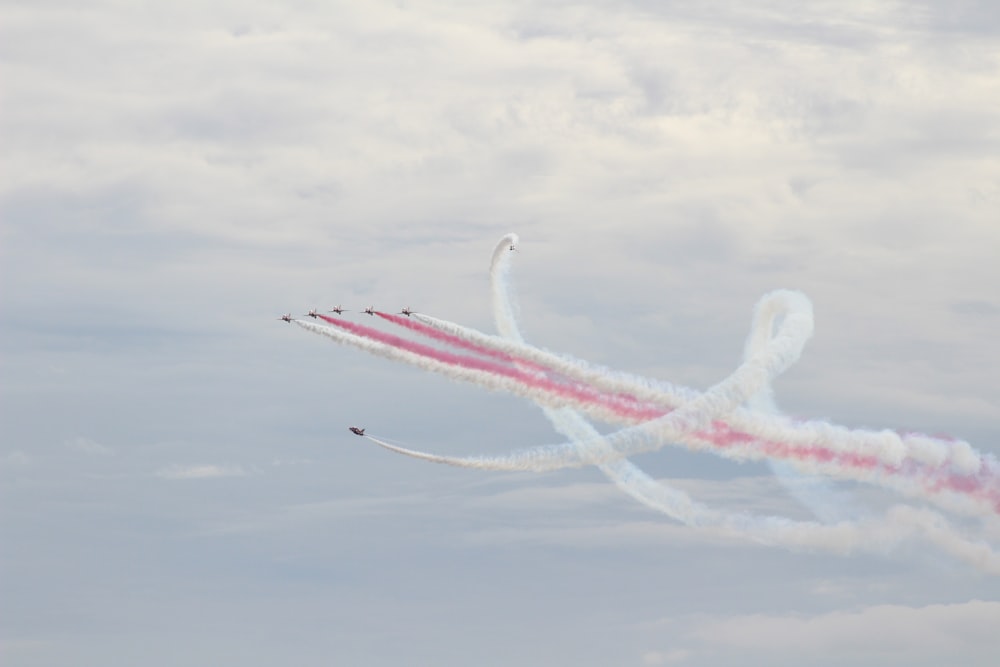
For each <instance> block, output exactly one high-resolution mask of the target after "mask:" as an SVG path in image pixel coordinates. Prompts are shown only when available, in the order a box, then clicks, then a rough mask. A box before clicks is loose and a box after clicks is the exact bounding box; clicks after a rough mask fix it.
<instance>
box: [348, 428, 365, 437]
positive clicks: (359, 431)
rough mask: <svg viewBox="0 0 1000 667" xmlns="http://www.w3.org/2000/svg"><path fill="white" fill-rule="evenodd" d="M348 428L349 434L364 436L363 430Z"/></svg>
mask: <svg viewBox="0 0 1000 667" xmlns="http://www.w3.org/2000/svg"><path fill="white" fill-rule="evenodd" d="M349 428H350V429H351V433H353V434H354V435H364V434H365V430H364V429H363V428H358V427H357V426H350V427H349Z"/></svg>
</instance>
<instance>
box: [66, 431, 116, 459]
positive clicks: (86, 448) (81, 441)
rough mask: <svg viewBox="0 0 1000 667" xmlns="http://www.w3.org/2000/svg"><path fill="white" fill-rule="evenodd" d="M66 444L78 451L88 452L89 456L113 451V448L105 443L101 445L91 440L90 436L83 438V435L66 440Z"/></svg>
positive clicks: (105, 454)
mask: <svg viewBox="0 0 1000 667" xmlns="http://www.w3.org/2000/svg"><path fill="white" fill-rule="evenodd" d="M66 446H67V447H69V448H70V449H74V450H76V451H78V452H83V453H84V454H90V455H91V456H108V455H110V454H113V453H114V450H112V449H111V448H110V447H108V446H107V445H102V444H101V443H99V442H97V441H96V440H91V439H90V438H85V437H83V436H79V437H76V438H72V439H71V440H67V441H66Z"/></svg>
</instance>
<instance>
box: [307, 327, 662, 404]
mask: <svg viewBox="0 0 1000 667" xmlns="http://www.w3.org/2000/svg"><path fill="white" fill-rule="evenodd" d="M319 317H320V319H322V320H323V321H324V322H327V323H328V324H332V325H333V326H335V327H339V328H341V329H344V330H345V331H348V332H350V333H353V334H355V335H357V336H361V337H363V338H367V339H369V340H374V341H378V342H380V343H383V344H385V345H390V346H392V347H395V348H398V349H401V350H405V351H407V352H411V353H413V354H417V355H420V356H422V357H424V358H427V359H432V360H434V361H439V362H441V363H445V364H450V365H452V366H457V367H460V368H467V369H471V370H477V371H484V372H487V373H492V374H494V375H500V376H502V377H506V378H508V379H511V380H514V381H516V382H520V383H521V384H523V385H524V386H526V387H529V388H531V389H537V390H540V391H544V392H548V393H550V394H554V395H556V396H561V397H563V398H569V399H573V400H577V401H581V402H583V403H589V404H594V405H600V406H602V407H605V408H607V409H609V410H611V411H612V412H613V413H614V414H616V415H618V416H619V417H620V418H621V419H623V420H625V421H626V422H633V423H634V421H635V420H638V421H646V420H648V419H653V418H656V417H660V416H662V415H663V414H664V413H663V411H662V410H656V409H654V408H647V407H642V406H637V405H636V404H634V403H631V404H627V403H626V402H625V401H622V400H618V399H616V398H615V397H609V396H607V395H605V394H602V393H601V392H599V391H596V390H594V389H592V388H590V387H584V386H580V385H566V384H561V383H559V382H555V381H553V380H550V379H548V378H544V377H537V376H535V375H532V374H530V373H526V372H524V371H521V370H517V369H511V368H506V367H504V366H501V365H499V364H497V363H494V362H491V361H486V360H483V359H477V358H475V357H469V356H463V355H459V354H454V353H452V352H445V351H441V350H438V349H436V348H433V347H430V346H429V345H423V344H422V343H416V342H414V341H411V340H407V339H405V338H402V337H400V336H396V335H393V334H388V333H385V332H382V331H379V330H378V329H373V328H371V327H367V326H364V325H363V324H355V323H354V322H348V321H347V320H341V319H338V318H335V317H329V316H327V315H320V316H319Z"/></svg>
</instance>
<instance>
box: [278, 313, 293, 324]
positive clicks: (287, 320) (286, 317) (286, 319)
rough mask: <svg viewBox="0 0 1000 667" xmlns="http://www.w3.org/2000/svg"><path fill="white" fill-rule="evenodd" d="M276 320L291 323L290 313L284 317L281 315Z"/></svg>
mask: <svg viewBox="0 0 1000 667" xmlns="http://www.w3.org/2000/svg"><path fill="white" fill-rule="evenodd" d="M278 319H279V320H284V321H286V322H291V321H292V314H291V313H285V314H284V315H282V316H281V317H279V318H278Z"/></svg>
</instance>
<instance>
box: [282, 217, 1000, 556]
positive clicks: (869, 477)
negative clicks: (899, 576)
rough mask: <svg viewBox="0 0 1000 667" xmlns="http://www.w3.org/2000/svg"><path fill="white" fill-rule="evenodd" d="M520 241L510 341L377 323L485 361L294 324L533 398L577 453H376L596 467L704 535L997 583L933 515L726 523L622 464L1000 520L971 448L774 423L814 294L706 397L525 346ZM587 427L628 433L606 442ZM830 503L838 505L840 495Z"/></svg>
mask: <svg viewBox="0 0 1000 667" xmlns="http://www.w3.org/2000/svg"><path fill="white" fill-rule="evenodd" d="M516 243H517V237H516V236H514V235H508V236H507V237H504V238H503V239H501V241H500V243H499V244H498V245H497V248H496V250H495V251H494V254H493V261H492V263H491V270H490V275H491V285H492V292H493V303H494V315H495V319H496V321H497V327H498V329H499V330H500V332H501V334H502V335H503V336H504V338H497V337H495V336H488V335H486V334H482V333H480V332H477V331H475V330H471V329H467V328H464V327H461V326H459V325H457V324H453V323H449V322H445V321H443V320H437V319H435V318H430V317H426V316H421V315H417V314H415V315H414V318H415V319H416V321H409V320H408V319H404V318H402V317H398V316H392V315H387V314H382V313H379V315H380V317H382V319H384V320H386V321H388V322H390V323H392V324H396V325H399V326H403V327H405V328H407V329H408V330H410V331H412V332H414V333H417V334H419V335H422V336H426V337H429V338H431V339H432V340H435V341H437V342H438V343H441V344H443V345H446V346H449V347H452V348H457V349H461V350H463V351H466V352H472V353H473V354H475V355H478V356H468V355H458V354H455V353H452V352H449V351H446V350H439V349H436V348H432V347H430V346H427V345H423V344H420V343H415V342H413V341H410V340H408V339H404V338H401V337H398V336H394V335H391V334H386V333H384V332H381V331H379V330H376V329H373V328H370V327H364V326H362V325H358V324H354V323H351V322H348V321H345V320H340V319H337V318H331V317H326V316H320V317H321V318H322V319H323V320H324V321H325V322H326V323H327V324H329V325H332V327H336V329H334V328H331V327H324V326H321V325H318V324H314V323H311V322H303V321H298V320H296V323H297V324H299V325H300V326H302V327H304V328H306V329H308V330H310V331H313V332H315V333H319V334H322V335H325V336H328V337H330V338H332V339H334V340H336V341H338V342H341V343H344V344H349V345H353V346H356V347H359V348H361V349H365V350H366V351H369V352H371V353H373V354H378V355H380V356H383V357H386V358H389V359H394V360H397V361H403V362H406V363H411V364H414V365H416V366H418V367H421V368H424V369H426V370H430V371H434V372H439V373H443V374H445V375H447V376H449V377H452V378H454V379H457V380H463V381H468V382H473V383H475V384H479V385H480V386H484V387H487V388H490V389H493V390H498V391H507V392H510V393H514V394H516V395H520V396H523V397H526V398H529V399H530V400H532V401H534V402H536V403H537V404H539V405H540V406H541V407H542V408H543V409H544V410H545V413H546V416H547V417H548V418H549V420H550V421H551V422H552V424H553V426H554V427H555V428H556V429H557V430H558V431H559V432H560V433H562V434H563V435H564V436H566V437H567V438H568V439H569V441H570V442H568V443H563V444H559V445H548V446H542V447H534V448H530V449H526V450H519V451H515V452H512V453H511V454H509V455H507V456H497V457H448V456H438V455H434V454H429V453H426V452H418V451H414V450H409V449H405V448H402V447H397V446H394V445H390V444H388V443H385V442H383V441H380V440H377V439H375V438H370V439H372V440H373V441H374V442H376V443H377V444H379V445H381V446H382V447H385V448H386V449H389V450H393V451H396V452H398V453H401V454H405V455H408V456H413V457H416V458H421V459H424V460H428V461H433V462H437V463H445V464H448V465H454V466H461V467H472V468H480V469H491V470H553V469H557V468H562V467H571V466H582V465H596V466H597V467H598V468H600V469H601V470H602V471H603V472H604V474H605V475H606V476H608V477H609V479H611V480H612V481H613V482H614V483H615V484H616V485H617V486H618V487H619V488H621V489H622V490H623V491H625V492H626V493H628V494H629V495H631V496H632V497H633V498H635V499H636V500H638V501H640V502H642V503H643V504H645V505H647V506H649V507H651V508H653V509H656V510H657V511H660V512H663V513H665V514H667V515H668V516H671V517H673V518H675V519H677V520H679V521H682V522H683V523H686V524H688V525H691V526H695V527H700V528H701V529H703V530H710V531H716V532H721V533H723V534H729V535H738V536H742V537H744V538H749V539H753V540H756V541H762V542H766V543H770V544H777V545H785V546H789V547H800V548H814V549H825V550H832V551H835V552H844V553H848V552H851V551H856V550H861V549H866V550H876V551H885V550H888V549H890V548H892V547H894V546H896V545H898V544H899V543H901V542H904V541H907V540H912V539H916V538H923V539H925V540H927V541H930V542H932V543H934V544H937V545H938V546H939V547H941V548H942V549H944V550H945V551H947V552H949V553H952V554H953V555H955V556H957V557H960V558H962V559H964V560H967V561H969V562H972V563H974V564H976V565H977V566H978V567H980V568H981V569H983V570H986V571H990V572H996V573H1000V555H997V554H996V553H995V552H994V550H993V549H992V547H990V546H989V545H987V544H984V543H982V542H977V541H974V540H970V539H968V538H966V537H964V536H962V535H960V534H959V533H958V532H956V531H955V530H954V529H953V528H952V527H951V526H950V525H949V523H948V522H947V520H946V519H945V518H944V517H943V516H942V515H940V514H936V513H934V512H931V511H929V510H918V509H915V508H911V507H907V506H897V507H895V508H893V509H891V510H890V511H889V512H888V513H887V514H886V515H885V516H884V517H881V518H869V519H865V520H861V521H857V522H845V521H841V522H839V523H836V524H832V525H827V524H821V523H815V522H795V521H790V520H788V519H784V518H781V517H751V516H748V515H745V514H736V515H733V514H727V513H723V512H719V511H716V510H713V509H710V508H708V507H705V506H704V505H702V504H700V503H697V502H696V501H694V500H692V499H691V498H690V497H688V496H687V495H686V494H684V493H683V492H681V491H679V490H677V489H673V488H671V487H669V486H666V485H663V484H660V483H658V482H656V481H655V480H653V479H651V478H649V477H648V476H647V475H646V474H645V473H644V472H643V471H642V470H640V469H639V468H637V467H636V466H634V464H632V463H631V462H629V461H628V460H627V459H626V458H625V457H626V456H628V455H631V454H634V453H639V452H644V451H653V450H656V449H659V448H661V447H663V446H665V445H666V444H670V443H675V444H681V445H684V446H687V447H689V448H691V449H695V450H699V449H711V450H713V451H715V452H716V453H718V454H721V455H723V456H725V457H727V458H733V459H737V460H755V459H756V460H760V459H764V460H785V461H788V462H789V463H791V464H792V465H794V466H795V468H796V469H797V470H799V471H804V472H810V473H820V474H824V475H831V476H834V477H840V478H847V479H857V480H860V481H867V482H873V483H878V484H881V485H883V486H886V487H888V488H892V489H894V490H896V491H900V492H902V493H904V494H906V495H911V496H916V497H921V498H923V499H926V500H930V501H932V502H936V503H937V504H939V505H942V506H945V507H948V508H950V509H958V510H961V511H964V512H970V513H975V514H980V515H990V514H996V513H1000V466H998V465H997V462H996V460H995V459H994V458H992V457H990V456H983V455H981V454H979V453H977V452H975V450H973V449H972V448H971V446H969V445H968V443H964V442H961V441H949V440H942V439H935V438H930V437H928V436H924V435H920V434H907V435H900V434H897V433H894V432H891V431H881V432H872V431H863V430H854V431H852V430H849V429H845V428H843V427H839V426H836V425H832V424H828V423H825V422H819V421H810V422H795V421H792V420H789V419H787V418H785V417H782V416H780V415H773V414H767V413H768V412H773V411H774V410H773V400H772V399H771V381H772V380H773V379H774V377H776V376H777V375H778V374H780V373H782V372H783V371H784V370H786V369H787V368H789V367H790V366H791V365H793V364H794V363H795V361H797V359H798V357H799V355H800V353H801V351H802V349H803V347H804V345H805V342H806V341H807V340H808V338H809V337H810V336H811V334H812V307H811V304H810V303H809V301H808V299H807V298H806V297H805V296H804V295H802V294H800V293H797V292H790V291H787V290H779V291H777V292H773V293H771V294H769V295H767V296H765V297H764V298H763V299H762V300H761V302H760V303H759V304H758V306H757V308H756V310H755V314H754V325H753V328H752V330H751V335H750V337H749V338H748V341H747V347H746V353H745V358H744V362H743V363H742V364H741V365H740V366H739V367H738V368H737V369H736V370H735V371H734V372H733V373H732V374H731V375H730V376H729V377H728V378H726V379H724V380H723V381H721V382H719V383H717V384H716V385H715V386H713V387H712V388H710V389H709V390H708V391H706V392H704V393H701V394H698V393H697V392H694V391H692V390H690V389H687V388H684V387H674V386H672V385H669V384H668V383H662V382H656V381H651V380H648V379H646V378H638V377H635V376H629V375H626V374H621V373H615V372H612V371H610V370H608V369H601V368H599V367H595V366H592V365H590V364H587V363H586V362H583V361H580V360H574V359H570V358H568V357H565V356H562V355H555V354H553V353H551V352H545V351H543V350H540V349H538V348H534V347H532V346H530V345H528V344H527V343H525V342H524V340H523V337H522V336H521V334H520V332H519V329H518V326H517V321H516V319H515V316H514V310H515V307H514V302H513V299H512V297H511V294H510V291H509V285H508V281H507V277H508V273H509V267H510V261H509V257H510V254H509V252H508V249H509V248H510V247H511V246H513V245H514V244H516ZM744 406H745V407H744ZM751 408H753V409H751ZM584 415H589V416H591V417H592V418H596V419H600V420H602V421H606V422H608V423H613V424H615V423H616V424H628V425H630V426H629V427H628V428H624V429H621V430H619V431H617V432H615V433H612V434H610V435H608V436H601V435H600V434H599V433H598V432H597V431H596V429H594V427H593V426H591V425H590V424H589V422H587V420H586V419H585V417H584ZM366 437H367V436H366ZM786 476H787V475H786ZM827 495H828V498H827V504H829V502H830V501H829V497H831V496H829V494H827ZM827 514H829V513H827Z"/></svg>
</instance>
